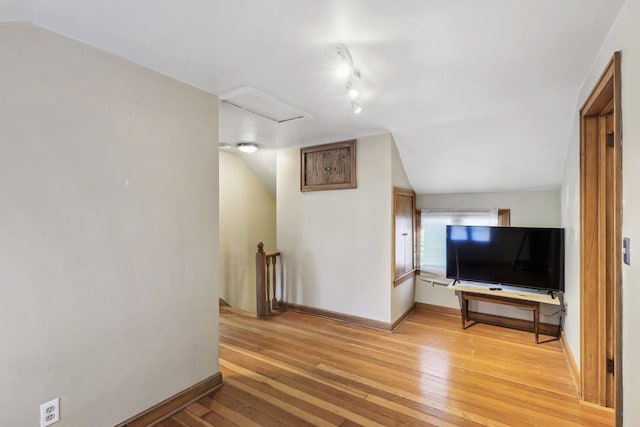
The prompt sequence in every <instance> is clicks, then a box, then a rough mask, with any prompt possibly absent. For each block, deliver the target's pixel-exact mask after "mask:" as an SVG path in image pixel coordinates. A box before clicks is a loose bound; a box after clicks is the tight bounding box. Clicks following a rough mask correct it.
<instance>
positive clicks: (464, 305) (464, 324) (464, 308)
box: [460, 295, 469, 329]
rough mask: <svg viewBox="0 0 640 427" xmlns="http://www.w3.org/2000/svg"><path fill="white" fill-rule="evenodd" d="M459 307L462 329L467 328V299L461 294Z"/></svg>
mask: <svg viewBox="0 0 640 427" xmlns="http://www.w3.org/2000/svg"><path fill="white" fill-rule="evenodd" d="M461 302H462V304H461V307H460V317H462V329H467V318H468V317H469V300H468V299H466V298H465V297H464V295H462V299H461Z"/></svg>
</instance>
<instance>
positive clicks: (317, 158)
mask: <svg viewBox="0 0 640 427" xmlns="http://www.w3.org/2000/svg"><path fill="white" fill-rule="evenodd" d="M347 188H356V140H355V139H354V140H351V141H343V142H336V143H334V144H324V145H316V146H314V147H305V148H302V149H300V191H317V190H341V189H347Z"/></svg>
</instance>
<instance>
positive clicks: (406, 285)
mask: <svg viewBox="0 0 640 427" xmlns="http://www.w3.org/2000/svg"><path fill="white" fill-rule="evenodd" d="M389 149H390V158H391V184H392V187H398V188H404V189H407V190H413V187H411V183H410V182H409V178H407V174H406V172H405V170H404V166H403V165H402V160H401V159H400V154H399V153H398V147H397V146H396V142H395V140H394V139H393V136H391V144H390V145H389ZM391 211H392V220H393V196H392V199H391ZM391 227H393V223H392V224H391ZM391 231H392V232H393V228H392V229H391ZM389 259H390V260H391V262H392V263H393V251H391V252H390V253H389ZM394 268H395V267H394V266H393V264H392V267H391V269H392V270H391V271H392V273H393V269H394ZM415 283H416V279H415V276H412V277H411V278H410V279H407V280H406V281H404V282H402V283H401V284H399V285H398V286H395V287H392V290H391V322H392V323H393V322H395V321H396V320H397V319H398V318H400V317H401V316H402V315H403V314H404V313H406V312H407V311H408V310H409V309H410V308H411V307H413V305H414V304H415V290H416V286H415Z"/></svg>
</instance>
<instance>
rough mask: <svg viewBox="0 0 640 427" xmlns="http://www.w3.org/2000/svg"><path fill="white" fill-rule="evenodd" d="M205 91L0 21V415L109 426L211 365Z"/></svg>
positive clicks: (209, 109) (213, 325)
mask: <svg viewBox="0 0 640 427" xmlns="http://www.w3.org/2000/svg"><path fill="white" fill-rule="evenodd" d="M217 108H218V103H217V99H216V97H215V96H212V95H209V94H206V93H204V92H202V91H199V90H196V89H194V88H191V87H189V86H186V85H184V84H182V83H180V82H177V81H175V80H171V79H169V78H167V77H164V76H162V75H159V74H157V73H154V72H151V71H150V70H147V69H145V68H143V67H140V66H137V65H134V64H132V63H130V62H127V61H125V60H123V59H120V58H117V57H115V56H113V55H110V54H106V53H104V52H102V51H99V50H97V49H94V48H90V47H88V46H86V45H83V44H80V43H78V42H76V41H73V40H70V39H67V38H65V37H62V36H60V35H57V34H55V33H52V32H49V31H46V30H43V29H40V28H37V27H35V26H32V25H29V24H24V23H1V24H0V194H1V195H2V196H1V197H0V236H1V237H0V259H1V260H2V262H1V267H0V283H1V286H0V342H1V343H2V351H0V425H2V426H36V425H39V405H40V404H41V403H43V402H46V401H48V400H50V399H52V398H55V397H59V398H60V405H61V415H62V420H61V422H60V423H59V424H56V426H60V427H64V426H112V425H114V424H116V423H118V422H120V421H123V420H125V419H127V418H128V417H130V416H132V415H134V414H136V413H138V412H140V411H142V410H144V409H146V408H148V407H150V406H151V405H154V404H156V403H158V402H160V401H162V400H164V399H165V398H167V397H169V396H172V395H173V394H175V393H177V392H179V391H181V390H183V389H185V388H187V387H189V386H191V385H192V384H194V383H196V382H198V381H200V380H202V379H204V378H206V377H208V376H210V375H212V374H214V373H216V372H218V349H217V344H218V332H217V323H218V311H217V304H216V303H217V298H218V291H217V288H218V154H217V152H218V148H217V139H218V127H217V114H218V111H217Z"/></svg>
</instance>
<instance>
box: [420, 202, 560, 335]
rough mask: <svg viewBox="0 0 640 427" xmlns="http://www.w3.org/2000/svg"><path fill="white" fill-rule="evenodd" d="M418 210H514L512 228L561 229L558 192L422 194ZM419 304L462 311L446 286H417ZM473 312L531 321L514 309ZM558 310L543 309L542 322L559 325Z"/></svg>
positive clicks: (488, 306)
mask: <svg viewBox="0 0 640 427" xmlns="http://www.w3.org/2000/svg"><path fill="white" fill-rule="evenodd" d="M417 205H418V208H419V209H428V208H431V209H466V208H477V209H494V208H502V209H511V225H512V226H514V227H560V224H561V219H560V192H559V191H519V192H502V193H461V194H420V195H418V198H417ZM416 301H417V302H420V303H426V304H433V305H439V306H444V307H450V308H459V307H460V305H459V302H458V298H457V297H456V296H455V294H454V292H452V291H451V290H449V289H447V288H446V287H445V286H440V285H437V284H436V285H432V284H431V283H427V282H424V281H421V280H418V282H417V284H416ZM473 304H474V306H473V307H472V308H473V309H474V310H475V309H477V310H480V311H482V312H484V313H491V314H497V315H500V316H507V317H515V318H521V319H529V320H531V315H530V314H529V313H523V312H522V310H518V309H516V308H513V307H507V306H497V305H495V304H486V303H475V302H474V303H473ZM555 311H557V309H556V308H555V307H548V306H544V307H542V309H541V316H540V320H541V321H543V322H549V323H554V322H557V320H556V319H557V315H555V314H554V315H552V314H553V313H555Z"/></svg>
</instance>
